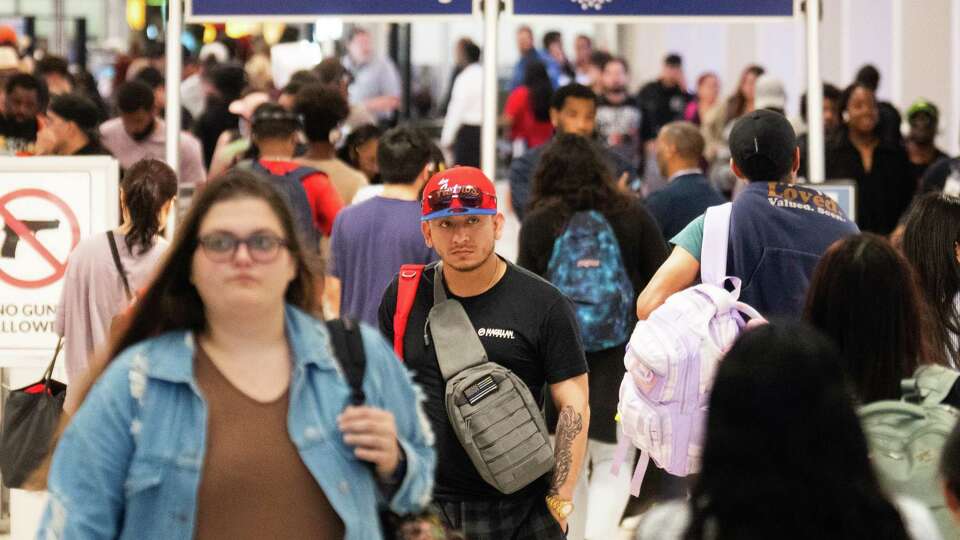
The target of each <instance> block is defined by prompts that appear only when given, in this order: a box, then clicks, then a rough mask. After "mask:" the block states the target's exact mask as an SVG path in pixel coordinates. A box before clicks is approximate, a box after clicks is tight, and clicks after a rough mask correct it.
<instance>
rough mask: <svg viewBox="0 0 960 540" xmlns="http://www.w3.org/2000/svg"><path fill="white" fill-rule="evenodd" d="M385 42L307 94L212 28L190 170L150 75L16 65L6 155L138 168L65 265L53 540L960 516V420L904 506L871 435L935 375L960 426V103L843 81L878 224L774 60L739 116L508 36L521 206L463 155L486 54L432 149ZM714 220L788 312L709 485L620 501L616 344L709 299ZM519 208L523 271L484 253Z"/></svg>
mask: <svg viewBox="0 0 960 540" xmlns="http://www.w3.org/2000/svg"><path fill="white" fill-rule="evenodd" d="M2 35H3V34H2V32H0V36H2ZM370 38H371V36H370V34H369V32H368V31H366V30H364V29H362V28H356V29H354V30H353V31H351V32H350V33H349V35H348V36H347V39H346V42H347V47H346V50H347V54H346V56H345V57H344V58H343V59H342V60H341V59H337V58H328V59H326V60H324V61H323V62H321V63H320V64H319V65H317V66H315V67H313V68H311V69H307V70H303V71H299V72H297V73H294V74H293V76H292V77H291V78H290V81H289V83H287V84H286V85H285V86H284V87H283V88H273V87H272V85H271V84H270V83H269V82H264V81H262V80H260V79H258V78H257V77H254V75H256V74H257V73H258V71H257V70H254V69H252V68H251V64H250V62H252V60H251V61H250V62H248V64H247V65H246V66H244V65H242V64H239V63H237V62H236V61H232V60H231V58H230V56H231V54H233V53H232V52H231V51H230V50H229V48H228V47H227V45H226V44H224V43H220V42H215V43H212V44H209V45H207V46H205V47H204V49H203V51H201V53H200V54H199V55H198V57H197V59H196V61H195V62H194V61H193V60H188V66H187V68H188V69H186V70H185V74H186V78H185V80H184V81H183V85H182V93H183V98H184V99H183V106H184V110H183V112H182V115H183V120H184V122H183V125H184V126H185V127H186V126H189V132H188V131H185V132H183V133H181V135H180V137H179V142H180V149H181V153H180V156H181V159H180V166H179V170H178V171H174V170H172V169H171V168H170V167H169V166H167V165H166V164H165V163H164V162H163V157H164V148H165V137H166V132H165V130H164V120H163V114H164V106H163V104H164V103H165V95H164V93H163V88H164V84H163V78H164V75H163V72H162V63H159V62H156V61H155V60H151V59H143V58H140V59H133V60H132V61H127V62H126V63H125V65H124V69H118V74H122V76H121V79H122V80H118V81H117V85H116V88H115V90H114V92H113V94H112V96H110V98H109V99H106V100H105V99H103V98H100V96H99V94H97V93H96V88H93V87H91V86H90V85H83V84H80V82H79V77H77V76H76V75H75V74H72V73H71V72H70V70H69V69H66V68H64V66H63V65H62V63H60V62H57V61H55V60H56V59H55V58H48V59H46V60H45V61H41V62H37V65H36V66H35V67H34V68H32V69H30V70H29V71H30V72H29V73H28V72H26V71H23V70H22V69H18V70H14V72H12V73H6V74H5V75H4V76H5V83H4V84H3V89H4V98H3V100H2V104H3V107H2V109H3V111H2V116H0V134H2V135H3V137H4V144H5V148H6V149H7V150H8V152H11V153H17V154H22V155H96V154H104V155H113V156H114V157H116V158H117V160H118V161H119V163H120V166H121V168H122V170H123V176H122V180H121V183H120V201H119V203H120V205H121V208H122V222H121V223H120V224H119V226H118V227H116V228H114V229H112V230H111V231H108V232H107V233H105V234H95V235H92V236H90V237H89V238H86V239H85V240H84V241H83V242H81V243H80V244H79V245H78V246H77V247H76V248H75V249H74V251H73V253H72V254H71V255H70V257H69V259H68V262H67V271H66V276H65V279H64V287H63V296H62V300H61V302H60V305H59V307H58V310H57V325H56V327H57V331H58V333H59V334H60V335H61V336H63V338H64V343H65V345H66V348H65V355H64V358H65V364H66V369H67V374H68V377H69V383H70V386H69V390H68V394H67V399H66V403H65V406H64V410H65V414H64V416H63V417H62V420H61V424H62V428H63V429H62V432H61V434H60V435H59V437H58V441H57V443H56V446H55V450H54V451H53V452H52V457H51V458H50V460H49V463H47V464H46V465H45V466H46V467H48V469H49V472H48V476H47V482H46V487H47V488H48V490H49V492H50V499H49V503H48V505H47V509H46V511H45V513H44V517H43V521H42V524H41V530H40V532H39V537H43V538H48V537H50V538H61V537H63V538H71V537H77V538H135V537H136V538H144V537H157V538H160V537H162V538H189V537H197V538H252V537H258V538H259V537H267V538H274V537H276V538H280V537H291V538H302V537H309V538H347V539H357V540H360V539H363V540H367V539H372V538H381V537H384V538H393V537H400V538H414V539H425V538H465V539H468V540H472V539H478V540H492V539H499V538H514V539H521V540H525V539H561V538H570V539H580V540H582V539H590V540H600V539H603V540H607V539H613V538H616V537H617V535H618V534H620V533H619V530H620V528H621V523H622V522H624V521H625V520H624V518H628V519H632V520H633V523H634V526H636V532H635V535H636V538H638V539H671V538H677V539H679V538H686V539H691V538H696V539H709V538H761V537H781V536H786V537H797V538H800V537H803V538H891V539H894V538H895V539H900V538H903V539H907V538H912V539H914V540H927V539H931V540H936V539H940V538H952V537H955V536H956V535H957V534H958V532H960V431H958V430H954V433H953V435H952V436H951V437H950V438H949V440H946V437H945V436H944V437H941V439H943V440H940V439H937V440H934V441H933V442H929V444H928V445H927V446H924V447H923V448H922V449H923V452H924V454H923V456H922V460H921V461H922V462H923V463H925V464H926V466H927V467H928V468H935V466H936V464H937V463H939V472H938V473H930V474H929V475H928V476H924V477H922V478H923V482H925V483H923V484H921V485H919V486H914V491H905V490H902V489H898V488H897V487H895V486H893V485H892V484H891V483H890V482H889V481H888V480H889V478H887V476H885V472H884V469H883V468H882V466H880V465H879V464H878V462H877V459H878V458H877V456H876V455H875V454H874V453H873V452H871V449H872V448H873V446H872V445H873V444H874V440H873V436H872V435H871V433H872V432H871V431H870V429H869V425H868V424H866V423H865V416H864V415H865V413H864V411H866V410H868V409H869V407H870V406H871V405H874V404H877V403H887V402H898V401H900V400H907V399H908V398H910V397H911V396H912V394H911V395H908V392H907V387H906V385H905V384H904V381H910V380H915V379H919V378H920V374H921V373H925V374H927V375H929V373H935V374H936V376H938V377H940V379H941V380H944V381H949V384H944V385H943V388H941V390H942V392H940V394H942V395H940V394H938V396H939V398H940V399H939V401H938V402H937V403H936V405H937V406H938V407H941V408H943V409H944V410H946V411H948V414H950V415H952V416H951V418H953V423H955V418H956V417H960V388H958V387H956V384H955V383H956V381H957V379H958V377H960V372H957V371H956V369H957V368H958V364H960V337H958V336H960V198H958V196H960V158H953V159H951V158H949V157H947V156H945V154H944V153H943V152H941V151H940V150H938V149H937V148H936V147H935V145H934V142H933V141H934V138H935V136H936V134H937V132H938V129H939V113H938V109H937V107H936V105H934V104H933V103H930V102H928V101H925V100H918V101H917V102H916V103H915V104H914V105H913V106H911V107H910V109H909V110H908V111H907V112H906V119H907V123H908V124H909V130H908V133H907V135H905V136H904V135H902V134H901V129H900V123H901V117H900V114H899V112H898V111H897V110H896V109H895V108H894V107H893V106H892V105H890V104H888V103H879V102H878V100H877V97H876V90H877V86H878V83H879V75H878V74H877V72H876V70H875V69H872V68H870V67H869V66H868V67H866V68H864V69H862V70H861V71H860V73H858V75H857V78H856V80H855V81H853V82H852V83H851V84H850V85H849V86H848V87H847V88H846V89H844V90H842V91H841V90H839V89H837V88H836V87H834V86H832V85H825V88H824V94H823V95H824V103H823V108H824V115H823V116H824V123H825V129H826V132H827V136H828V144H827V156H826V158H827V159H826V164H827V174H828V177H830V178H849V179H852V180H854V181H855V183H856V187H857V191H856V193H857V205H856V208H857V212H856V216H855V218H854V217H852V216H848V215H847V214H846V213H845V211H844V209H843V208H841V207H840V206H839V205H838V204H837V203H836V202H835V201H833V200H832V199H830V198H829V197H827V196H826V195H824V194H823V193H821V192H820V191H818V190H817V188H816V185H814V184H808V183H806V182H805V181H804V171H805V167H806V166H807V165H806V164H807V161H808V160H807V156H806V155H805V153H806V148H807V142H806V137H805V136H804V135H803V134H802V133H801V135H800V136H799V137H798V135H797V131H798V130H797V128H796V127H795V126H797V125H802V123H803V121H802V120H791V119H788V118H787V117H786V116H785V114H784V110H785V100H786V97H785V94H784V91H783V85H782V84H781V83H780V82H779V81H777V80H776V79H775V78H772V77H769V76H768V75H765V73H764V70H763V68H762V67H760V66H754V65H751V66H748V67H746V68H745V69H744V71H743V74H742V76H741V78H740V80H739V81H738V84H737V87H736V89H735V91H734V92H733V94H732V95H731V96H730V97H729V98H728V99H725V100H724V99H721V96H720V88H721V87H720V83H721V81H720V79H719V77H718V76H717V75H716V74H713V73H705V74H703V75H701V76H699V77H698V78H697V80H696V87H695V88H694V89H693V91H692V92H691V91H690V89H688V87H687V83H686V78H685V74H684V72H683V59H682V58H681V57H680V56H679V55H676V54H670V55H668V56H667V57H666V58H664V60H663V65H662V71H661V73H660V75H659V77H658V78H657V79H656V80H654V81H652V82H649V83H647V84H644V85H643V86H642V87H640V88H639V89H637V90H634V88H633V87H632V85H631V81H630V73H631V72H630V67H629V65H628V63H627V61H626V60H624V59H623V58H620V57H616V56H613V55H611V54H609V53H607V52H604V51H598V50H594V48H593V43H592V40H591V39H590V38H589V37H588V36H578V37H577V39H576V43H575V45H576V46H575V50H576V54H575V56H574V60H573V61H569V60H567V58H566V55H565V53H564V48H563V42H562V35H561V34H560V33H558V32H550V33H547V34H546V35H545V36H544V37H543V40H542V45H543V47H542V49H537V48H536V46H535V42H534V35H533V32H532V31H531V30H530V29H529V28H527V27H522V28H520V30H519V31H518V33H517V44H518V48H519V50H520V52H521V59H520V61H519V63H518V64H517V65H516V66H515V69H514V70H513V77H512V80H511V81H510V85H511V92H510V94H509V96H508V98H507V100H506V103H505V107H504V110H503V115H502V118H501V120H502V121H503V122H506V123H507V124H508V125H509V130H508V133H509V137H511V138H512V139H515V140H516V141H517V144H515V145H514V155H513V158H512V161H511V163H510V169H509V181H508V184H509V197H505V198H502V197H499V196H498V195H497V187H496V185H495V182H494V180H495V179H491V178H488V177H487V176H486V175H485V174H484V173H483V172H482V171H480V170H479V169H478V168H476V165H478V163H479V129H480V127H479V126H480V123H481V122H482V115H480V114H478V109H477V107H478V105H479V104H480V103H482V99H481V97H482V96H481V92H482V85H481V84H480V79H482V70H481V69H480V66H479V64H478V62H479V60H480V55H481V50H480V48H479V47H478V46H477V45H476V44H474V43H472V42H470V41H469V40H466V39H464V40H461V41H459V42H458V43H457V50H458V54H457V58H458V64H459V70H458V72H457V74H455V75H454V77H452V78H451V86H450V92H449V99H448V100H447V104H446V106H445V109H446V115H447V123H446V124H445V125H444V127H443V131H442V133H441V136H440V137H439V140H434V139H433V138H431V137H430V136H429V135H428V134H427V133H425V132H424V131H423V130H421V129H418V128H417V127H415V126H413V125H399V126H393V127H391V126H390V123H391V119H395V117H394V113H395V111H396V110H397V109H398V107H400V100H399V93H400V92H399V85H400V81H399V77H398V76H397V72H396V69H395V67H394V66H392V64H391V63H390V61H389V60H387V59H385V58H380V57H378V56H377V55H376V54H374V53H373V52H372V45H371V40H370ZM4 49H13V50H14V51H15V54H18V52H19V51H16V49H15V44H6V45H4V44H2V43H0V51H3V50H4ZM257 54H260V53H257ZM255 56H256V55H255ZM2 59H3V54H0V60H2ZM253 65H254V67H255V66H256V63H254V64H253ZM61 68H63V69H61ZM197 90H200V91H199V92H198V91H197ZM804 101H805V100H804ZM806 106H807V104H806V103H804V104H803V107H802V108H801V110H802V111H803V112H804V116H805V110H806ZM111 111H112V112H113V113H114V114H113V116H114V117H113V118H108V117H109V116H111V114H110V113H111ZM451 157H452V159H451ZM183 186H190V187H193V188H195V189H196V194H195V195H194V197H193V200H192V201H191V204H190V207H189V210H188V211H187V212H186V214H185V216H183V217H182V219H181V221H180V223H179V224H178V225H177V227H176V230H175V235H174V236H173V239H172V241H168V240H167V239H165V237H164V236H163V234H162V233H163V229H164V226H165V224H166V222H167V215H168V212H170V209H171V207H172V206H173V205H174V202H175V199H176V196H177V193H178V187H183ZM728 201H732V206H731V207H730V216H731V217H730V220H729V233H728V235H727V240H728V242H727V245H726V247H723V246H721V248H720V249H721V250H725V251H721V256H723V257H724V258H725V260H726V274H725V275H726V276H728V277H729V278H730V279H729V282H730V284H731V287H730V288H731V289H733V290H732V291H731V292H732V293H734V294H737V295H739V296H738V298H739V300H740V301H742V302H745V303H746V304H749V305H750V306H752V307H753V308H755V309H756V310H757V311H759V313H760V314H762V315H763V316H764V317H765V318H766V319H768V320H769V322H767V323H765V324H756V325H753V324H751V325H750V326H749V327H748V328H747V329H745V330H744V331H743V333H742V335H741V336H740V338H739V339H738V340H737V341H736V343H735V344H734V345H733V347H732V348H731V349H730V350H729V352H727V353H726V355H725V358H724V360H723V361H722V362H721V363H720V367H719V370H718V372H717V374H716V378H715V380H714V382H713V388H712V391H711V392H710V396H709V408H708V409H707V419H706V425H705V426H704V430H703V431H704V434H703V444H702V455H700V456H697V457H698V459H699V461H700V463H701V467H700V472H699V474H697V475H694V476H688V477H676V476H671V475H668V474H666V473H662V472H661V473H659V475H658V474H657V473H656V471H651V472H650V473H649V474H648V477H650V480H651V481H649V482H644V489H643V491H642V492H641V494H640V498H631V495H630V492H631V478H630V474H629V473H627V472H626V471H625V470H623V471H619V472H614V469H613V467H612V466H613V465H614V464H615V463H617V462H622V461H627V462H632V461H635V460H638V459H643V458H642V457H640V456H639V455H638V454H640V452H636V451H635V450H636V449H634V448H632V447H631V445H629V444H625V439H624V436H623V430H622V428H621V426H620V425H618V412H621V408H620V407H621V403H620V401H619V397H620V395H619V393H618V391H619V390H620V388H621V382H622V381H625V376H627V377H629V373H627V372H626V370H625V367H624V351H625V350H626V349H627V347H628V343H630V340H631V331H632V329H633V328H634V326H635V325H636V324H638V323H639V324H642V323H643V322H644V321H648V320H650V319H651V316H652V315H653V314H654V313H655V312H657V310H658V309H660V308H661V307H662V306H664V305H665V304H667V303H669V302H670V299H671V297H673V296H674V295H676V294H679V293H681V292H682V291H684V290H685V289H688V288H689V287H691V286H694V285H697V284H698V283H699V282H700V281H701V275H702V273H703V272H704V269H703V268H702V266H703V265H705V264H707V263H706V262H705V260H704V259H705V258H706V257H707V256H708V254H709V253H712V252H714V251H716V246H713V245H711V244H710V243H709V242H706V241H705V236H707V235H708V233H709V228H710V227H709V225H708V224H707V216H706V213H707V210H708V209H710V208H717V207H719V206H721V205H724V204H726V203H727V202H728ZM511 211H512V212H513V213H514V214H515V215H516V216H517V217H518V218H519V219H520V220H521V221H522V223H521V228H520V232H519V237H518V239H517V241H518V244H519V253H518V257H517V260H516V261H515V262H514V261H510V260H508V259H506V258H504V257H502V256H501V255H498V253H497V243H498V242H501V241H503V240H504V238H503V237H504V235H505V234H506V229H505V227H504V224H505V219H506V218H505V214H506V213H509V212H511ZM591 249H593V250H594V251H590V250H591ZM583 276H590V277H589V278H584V277H583ZM323 321H327V322H326V323H324V322H323ZM756 322H760V321H756ZM674 338H675V336H674ZM664 339H667V340H669V339H672V338H671V337H665V338H664ZM630 346H631V347H633V346H634V345H633V344H630ZM931 368H934V371H930V369H931ZM470 374H474V375H473V376H474V377H476V378H475V379H470V378H469V377H471V375H470ZM476 374H481V375H476ZM925 376H926V375H925ZM465 380H466V381H468V382H467V383H466V384H465V385H460V384H461V383H463V382H464V381H465ZM458 385H460V386H458ZM951 427H952V424H951ZM942 435H945V434H942ZM888 438H889V437H888ZM925 440H927V439H925ZM937 441H939V442H937ZM925 444H926V443H925ZM624 452H625V453H624ZM941 455H942V460H941V459H940V456H941ZM517 456H519V458H517ZM918 459H919V457H918ZM534 470H535V473H531V471H534ZM527 476H529V477H530V478H526V477H527ZM519 478H526V479H525V480H523V481H520V480H518V479H519ZM654 479H656V481H653V480H654ZM505 486H509V487H505ZM918 493H921V494H923V493H925V494H927V495H929V497H927V498H922V499H917V496H918ZM264 500H269V501H270V504H264V503H263V501H264ZM651 502H654V503H655V505H654V506H653V507H652V508H650V507H649V506H650V503H651ZM950 512H953V513H955V514H956V515H957V520H958V521H957V522H952V521H951V519H950V518H949V514H950ZM637 517H639V522H637V520H636V518H637Z"/></svg>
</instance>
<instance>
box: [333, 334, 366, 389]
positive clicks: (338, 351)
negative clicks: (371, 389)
mask: <svg viewBox="0 0 960 540" xmlns="http://www.w3.org/2000/svg"><path fill="white" fill-rule="evenodd" d="M327 330H329V331H330V342H331V344H332V345H333V354H334V355H335V356H336V357H337V362H338V363H339V364H340V369H341V370H343V376H344V377H346V379H347V383H348V384H349V385H350V390H351V397H350V402H351V403H352V404H353V405H363V404H364V403H365V402H366V395H365V394H364V393H363V375H364V372H365V371H366V368H367V357H366V354H364V352H363V338H362V337H361V335H360V326H359V325H358V324H357V323H356V322H355V321H353V320H351V319H348V318H345V317H344V318H341V319H333V320H330V321H327Z"/></svg>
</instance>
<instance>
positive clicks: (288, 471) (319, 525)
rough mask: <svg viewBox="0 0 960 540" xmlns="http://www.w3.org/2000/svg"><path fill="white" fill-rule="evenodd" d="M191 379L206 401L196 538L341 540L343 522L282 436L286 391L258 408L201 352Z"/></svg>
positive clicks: (198, 348) (288, 437)
mask: <svg viewBox="0 0 960 540" xmlns="http://www.w3.org/2000/svg"><path fill="white" fill-rule="evenodd" d="M194 372H195V374H196V379H197V384H198V385H199V386H200V391H201V392H202V393H203V396H204V398H206V401H207V454H206V456H205V458H204V464H203V470H202V471H201V473H200V491H199V493H198V494H197V526H196V535H195V538H197V539H200V540H210V539H220V538H222V539H225V540H226V539H230V540H242V539H245V538H250V539H253V538H257V539H261V538H291V539H293V538H310V539H334V538H337V539H341V538H343V532H344V531H343V521H341V520H340V517H339V516H338V515H337V514H336V512H335V511H334V510H333V507H331V506H330V502H329V501H328V500H327V497H326V495H324V493H323V490H322V489H321V488H320V485H319V484H317V482H316V480H315V479H314V478H313V475H312V474H310V470H309V469H307V466H306V465H304V463H303V461H302V460H301V459H300V454H299V453H298V452H297V447H296V446H295V445H294V444H293V441H291V440H290V435H289V433H288V432H287V412H288V409H289V403H290V392H289V390H288V391H287V392H284V393H283V395H282V396H280V397H279V398H278V399H276V400H275V401H272V402H270V403H261V402H259V401H256V400H254V399H252V398H250V397H248V396H247V395H246V394H244V393H242V392H241V391H240V390H238V389H237V388H236V387H235V386H233V385H232V384H231V383H230V381H228V380H227V379H226V378H225V377H224V376H223V374H222V373H220V370H219V369H217V367H216V365H214V363H213V361H211V360H210V357H209V356H208V355H207V353H206V351H204V350H203V348H202V347H197V354H196V358H195V359H194Z"/></svg>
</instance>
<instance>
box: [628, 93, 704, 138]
mask: <svg viewBox="0 0 960 540" xmlns="http://www.w3.org/2000/svg"><path fill="white" fill-rule="evenodd" d="M691 99H692V96H691V95H690V94H688V93H686V92H685V91H684V90H683V88H681V87H680V86H679V85H678V86H667V85H665V84H663V81H661V80H656V81H652V82H649V83H647V84H645V85H644V86H643V88H641V89H640V93H639V94H637V102H638V103H639V104H640V110H641V112H642V113H643V126H642V127H641V128H640V137H641V138H642V139H643V140H644V141H649V140H651V139H656V138H657V133H659V132H660V128H662V127H663V126H665V125H667V124H669V123H670V122H673V121H675V120H683V113H684V111H685V110H686V108H687V103H689V102H690V100H691Z"/></svg>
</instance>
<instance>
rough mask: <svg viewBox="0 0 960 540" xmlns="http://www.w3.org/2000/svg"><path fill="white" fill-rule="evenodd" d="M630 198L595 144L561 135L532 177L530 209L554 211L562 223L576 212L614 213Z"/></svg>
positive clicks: (578, 137)
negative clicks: (621, 189) (561, 219)
mask: <svg viewBox="0 0 960 540" xmlns="http://www.w3.org/2000/svg"><path fill="white" fill-rule="evenodd" d="M630 202H631V198H630V197H629V196H628V195H627V194H625V193H623V192H621V191H620V190H619V189H618V188H617V186H616V183H615V182H614V180H613V171H612V170H611V169H610V166H609V165H608V164H607V161H606V159H604V154H603V151H602V150H601V148H600V147H599V146H598V145H597V143H596V142H594V141H592V140H590V139H587V138H586V137H581V136H580V135H571V134H566V133H563V134H559V135H557V136H556V137H555V138H554V139H553V141H551V142H550V143H549V146H547V148H546V149H545V151H544V152H543V156H542V157H541V158H540V165H539V166H537V170H536V172H535V173H534V175H533V193H532V194H531V197H530V205H529V210H530V211H533V210H536V209H538V208H551V209H553V210H555V211H556V212H558V214H559V215H560V216H562V217H563V218H564V219H563V222H564V223H566V221H567V220H568V219H569V218H570V216H572V215H573V214H574V213H575V212H580V211H583V210H597V211H599V212H600V213H602V214H604V215H610V214H615V213H617V212H620V211H623V210H625V209H626V208H628V207H629V206H630Z"/></svg>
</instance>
